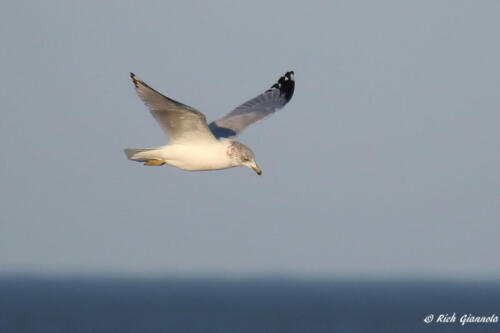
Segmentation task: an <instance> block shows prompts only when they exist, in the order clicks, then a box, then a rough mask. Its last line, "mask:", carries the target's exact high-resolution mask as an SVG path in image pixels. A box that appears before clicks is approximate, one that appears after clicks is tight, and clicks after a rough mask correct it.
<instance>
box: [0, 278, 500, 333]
mask: <svg viewBox="0 0 500 333" xmlns="http://www.w3.org/2000/svg"><path fill="white" fill-rule="evenodd" d="M429 314H433V315H434V319H433V322H431V323H429V324H426V323H424V318H425V317H426V316H428V315H429ZM440 314H443V315H444V314H448V315H449V316H450V317H451V316H452V315H453V314H455V317H456V321H455V322H454V323H436V322H435V320H436V318H437V317H438V316H439V315H440ZM493 314H494V315H496V316H498V315H499V314H500V283H491V282H490V283H486V282H446V281H438V282H436V281H434V282H432V281H424V282H421V281H400V280H399V281H369V280H366V281H348V280H334V281H323V280H311V281H306V280H290V279H280V278H274V279H248V280H224V279H205V280H204V279H188V280H185V279H142V280H141V279H139V280H134V279H112V278H108V279H97V278H64V279H63V278H58V279H57V278H34V277H33V278H26V277H22V278H20V277H5V278H0V332H1V333H10V332H12V333H24V332H26V333H28V332H29V333H39V332H40V333H41V332H44V333H59V332H61V333H62V332H64V333H69V332H71V333H78V332H85V333H90V332H92V333H100V332H106V333H108V332H121V333H126V332H141V333H147V332H186V333H187V332H242V333H243V332H249V333H250V332H252V333H254V332H287V333H291V332H353V333H355V332H386V333H390V332H394V333H396V332H397V333H409V332H500V323H498V322H497V323H469V324H466V325H465V326H462V325H461V323H460V322H459V320H460V317H461V316H462V315H473V316H491V315H493Z"/></svg>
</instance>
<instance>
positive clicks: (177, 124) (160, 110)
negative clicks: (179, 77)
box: [130, 73, 216, 144]
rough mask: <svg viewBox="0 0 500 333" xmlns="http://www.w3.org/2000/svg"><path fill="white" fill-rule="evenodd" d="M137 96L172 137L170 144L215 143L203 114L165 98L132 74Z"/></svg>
mask: <svg viewBox="0 0 500 333" xmlns="http://www.w3.org/2000/svg"><path fill="white" fill-rule="evenodd" d="M130 77H131V78H132V81H133V82H134V85H135V89H136V91H137V95H139V97H140V98H141V99H142V100H143V102H144V104H146V106H147V107H148V108H149V110H150V111H151V114H152V115H153V117H154V118H155V119H156V121H157V122H158V124H160V126H161V128H162V129H163V131H164V132H165V134H167V135H168V136H169V137H170V140H169V143H184V144H190V143H197V142H210V141H215V140H216V139H215V137H214V136H213V134H212V132H211V131H210V129H209V128H208V125H207V120H206V118H205V116H204V115H203V113H201V112H199V111H197V110H195V109H193V108H192V107H190V106H187V105H184V104H182V103H179V102H177V101H174V100H173V99H170V98H168V97H167V96H164V95H162V94H160V93H159V92H157V91H156V90H154V89H153V88H151V87H150V86H148V85H147V84H146V83H144V82H143V81H142V80H141V79H139V78H138V77H137V76H135V74H134V73H130Z"/></svg>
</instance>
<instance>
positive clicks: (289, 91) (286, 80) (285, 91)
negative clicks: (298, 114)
mask: <svg viewBox="0 0 500 333" xmlns="http://www.w3.org/2000/svg"><path fill="white" fill-rule="evenodd" d="M270 89H279V90H280V95H285V99H286V101H287V102H288V101H289V100H291V99H292V96H293V92H294V90H295V78H294V72H293V71H289V72H286V73H285V75H283V76H282V77H280V78H279V80H278V82H276V83H275V84H273V85H272V86H271V88H270Z"/></svg>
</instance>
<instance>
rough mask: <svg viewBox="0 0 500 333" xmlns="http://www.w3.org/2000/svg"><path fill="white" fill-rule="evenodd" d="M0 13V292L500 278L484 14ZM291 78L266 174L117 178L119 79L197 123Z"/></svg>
mask: <svg viewBox="0 0 500 333" xmlns="http://www.w3.org/2000/svg"><path fill="white" fill-rule="evenodd" d="M2 7H3V8H2V10H1V13H0V16H1V20H0V37H1V40H2V47H1V49H0V59H1V65H0V66H1V68H2V70H1V73H2V77H3V80H2V81H1V83H0V97H1V103H2V111H1V112H2V117H1V118H0V153H1V156H2V160H1V163H0V181H1V189H0V202H1V221H0V273H1V272H3V273H8V272H14V271H31V272H42V273H49V274H52V273H84V274H132V275H133V274H140V275H149V274H174V275H176V274H181V275H190V276H197V275H200V274H210V275H214V274H215V275H242V276H249V275H259V274H284V275H290V276H336V275H357V276H359V275H362V276H401V275H415V274H418V275H425V276H445V277H446V276H452V277H471V276H472V277H492V276H496V277H498V276H500V260H498V254H499V253H500V242H499V240H498V235H499V234H500V177H499V170H500V156H499V147H500V134H499V133H500V113H499V107H498V106H499V98H498V96H499V93H498V89H499V87H500V66H498V64H499V59H500V22H499V20H498V17H499V14H500V3H499V2H495V1H481V2H477V1H476V2H473V1H439V2H436V1H413V2H399V1H377V2H372V1H365V2H352V1H341V2H338V1H336V2H333V1H329V2H314V3H312V2H307V3H306V2H303V1H281V2H271V1H260V2H259V1H252V2H247V3H246V4H235V3H234V2H233V1H209V2H204V1H195V2H191V1H179V2H172V1H155V2H152V1H151V2H141V3H140V4H139V2H133V1H105V2H101V1H99V2H98V1H94V2H88V1H87V2H79V3H78V4H77V3H76V2H75V3H73V2H64V1H43V2H36V1H32V2H24V3H22V2H17V1H16V2H9V3H8V4H4V5H3V6H2ZM288 70H294V71H295V77H296V90H295V96H294V98H293V99H292V101H291V102H290V103H289V104H288V105H287V107H286V108H285V109H284V110H281V111H280V112H278V113H277V114H276V115H274V116H273V117H271V118H269V119H267V120H266V121H264V122H261V123H258V124H257V125H254V126H253V127H251V128H249V129H248V130H247V131H245V132H244V133H243V135H242V136H241V137H240V138H239V140H240V141H242V142H243V143H245V144H247V145H248V146H250V147H251V148H252V149H253V150H254V152H255V154H256V158H257V162H258V163H259V166H260V167H261V168H262V170H263V172H264V176H263V177H258V176H256V175H255V173H253V172H252V171H251V170H248V169H246V168H234V169H230V170H224V171H216V172H200V173H192V172H186V171H181V170H178V169H175V168H172V167H161V168H155V167H144V166H142V165H141V164H139V163H133V162H129V161H127V160H126V159H125V156H124V154H123V151H122V149H123V148H125V147H148V146H157V145H161V144H163V143H164V142H165V141H166V140H165V137H164V135H163V132H162V131H161V130H160V128H159V127H158V125H157V124H156V123H155V121H154V120H153V118H152V117H151V116H150V115H149V112H148V111H147V109H146V108H145V106H144V105H143V104H142V102H141V101H140V100H139V98H138V97H137V96H136V94H135V91H134V89H133V85H132V83H131V82H130V78H129V72H130V71H133V72H135V73H136V74H137V75H138V76H139V77H141V78H142V79H144V80H145V81H146V82H147V83H149V84H150V85H152V86H153V87H155V88H156V89H158V90H159V91H161V92H163V93H164V94H166V95H167V96H170V97H172V98H174V99H176V100H179V101H181V102H183V103H185V104H188V105H191V106H193V107H195V108H197V109H199V110H201V111H202V112H204V113H205V115H206V116H207V118H208V119H209V120H213V119H216V118H218V117H220V116H222V115H224V114H225V113H227V112H229V111H231V109H232V108H234V107H236V106H238V105H239V104H241V103H242V102H244V101H246V100H247V99H249V98H251V97H254V96H255V95H257V94H259V93H261V92H262V91H264V90H265V89H267V88H268V87H269V86H270V85H271V84H273V83H274V82H275V80H276V79H278V78H279V76H281V75H282V74H283V73H284V72H285V71H288Z"/></svg>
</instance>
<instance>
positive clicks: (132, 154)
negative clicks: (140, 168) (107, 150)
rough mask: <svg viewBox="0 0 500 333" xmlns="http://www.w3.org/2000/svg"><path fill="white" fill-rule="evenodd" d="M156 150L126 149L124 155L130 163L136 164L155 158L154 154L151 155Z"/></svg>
mask: <svg viewBox="0 0 500 333" xmlns="http://www.w3.org/2000/svg"><path fill="white" fill-rule="evenodd" d="M155 150H156V149H154V148H138V149H136V148H134V149H132V148H127V149H124V151H125V155H127V158H128V159H129V160H132V161H137V162H146V161H147V160H149V159H153V158H155V156H154V155H155V154H154V153H152V152H153V151H155Z"/></svg>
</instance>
